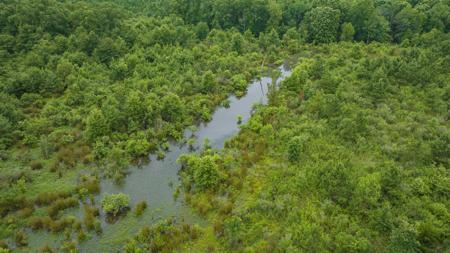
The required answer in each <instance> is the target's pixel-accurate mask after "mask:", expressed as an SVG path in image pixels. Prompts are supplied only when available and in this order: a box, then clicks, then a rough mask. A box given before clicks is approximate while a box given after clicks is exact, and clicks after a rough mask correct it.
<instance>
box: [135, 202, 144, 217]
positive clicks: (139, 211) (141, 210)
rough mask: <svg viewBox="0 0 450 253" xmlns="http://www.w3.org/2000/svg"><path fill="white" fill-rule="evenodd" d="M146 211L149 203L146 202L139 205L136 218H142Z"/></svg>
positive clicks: (137, 205)
mask: <svg viewBox="0 0 450 253" xmlns="http://www.w3.org/2000/svg"><path fill="white" fill-rule="evenodd" d="M145 209H147V202H146V201H145V200H143V201H141V202H139V203H137V204H136V209H135V213H136V216H141V215H142V213H143V212H144V211H145Z"/></svg>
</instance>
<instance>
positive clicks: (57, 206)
mask: <svg viewBox="0 0 450 253" xmlns="http://www.w3.org/2000/svg"><path fill="white" fill-rule="evenodd" d="M76 206H78V200H77V199H76V198H72V197H70V198H66V199H58V200H56V201H55V202H53V203H52V204H51V205H50V206H49V207H48V209H47V212H48V215H49V216H50V217H52V218H55V217H56V216H57V215H58V213H59V211H61V210H64V209H67V208H70V207H76Z"/></svg>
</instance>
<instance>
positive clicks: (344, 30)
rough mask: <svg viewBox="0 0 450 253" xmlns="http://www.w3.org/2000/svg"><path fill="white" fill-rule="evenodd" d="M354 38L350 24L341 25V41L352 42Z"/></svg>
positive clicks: (353, 29) (353, 30) (353, 31)
mask: <svg viewBox="0 0 450 253" xmlns="http://www.w3.org/2000/svg"><path fill="white" fill-rule="evenodd" d="M353 36H355V28H353V25H352V23H343V24H342V26H341V41H353Z"/></svg>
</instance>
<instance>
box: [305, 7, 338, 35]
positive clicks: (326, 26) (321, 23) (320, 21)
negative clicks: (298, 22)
mask: <svg viewBox="0 0 450 253" xmlns="http://www.w3.org/2000/svg"><path fill="white" fill-rule="evenodd" d="M339 20H340V12H339V10H335V9H332V8H330V7H317V8H314V9H312V10H311V11H310V12H308V13H307V14H306V17H305V21H304V22H305V23H306V25H307V29H308V40H309V41H310V42H312V43H330V42H335V41H336V39H337V33H338V29H339Z"/></svg>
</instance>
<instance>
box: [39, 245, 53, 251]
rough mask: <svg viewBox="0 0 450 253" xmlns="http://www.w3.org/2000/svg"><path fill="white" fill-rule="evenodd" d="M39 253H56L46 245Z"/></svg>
mask: <svg viewBox="0 0 450 253" xmlns="http://www.w3.org/2000/svg"><path fill="white" fill-rule="evenodd" d="M39 252H40V253H56V251H54V250H53V249H52V248H51V247H50V246H48V244H45V245H44V247H42V248H41V250H39Z"/></svg>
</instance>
